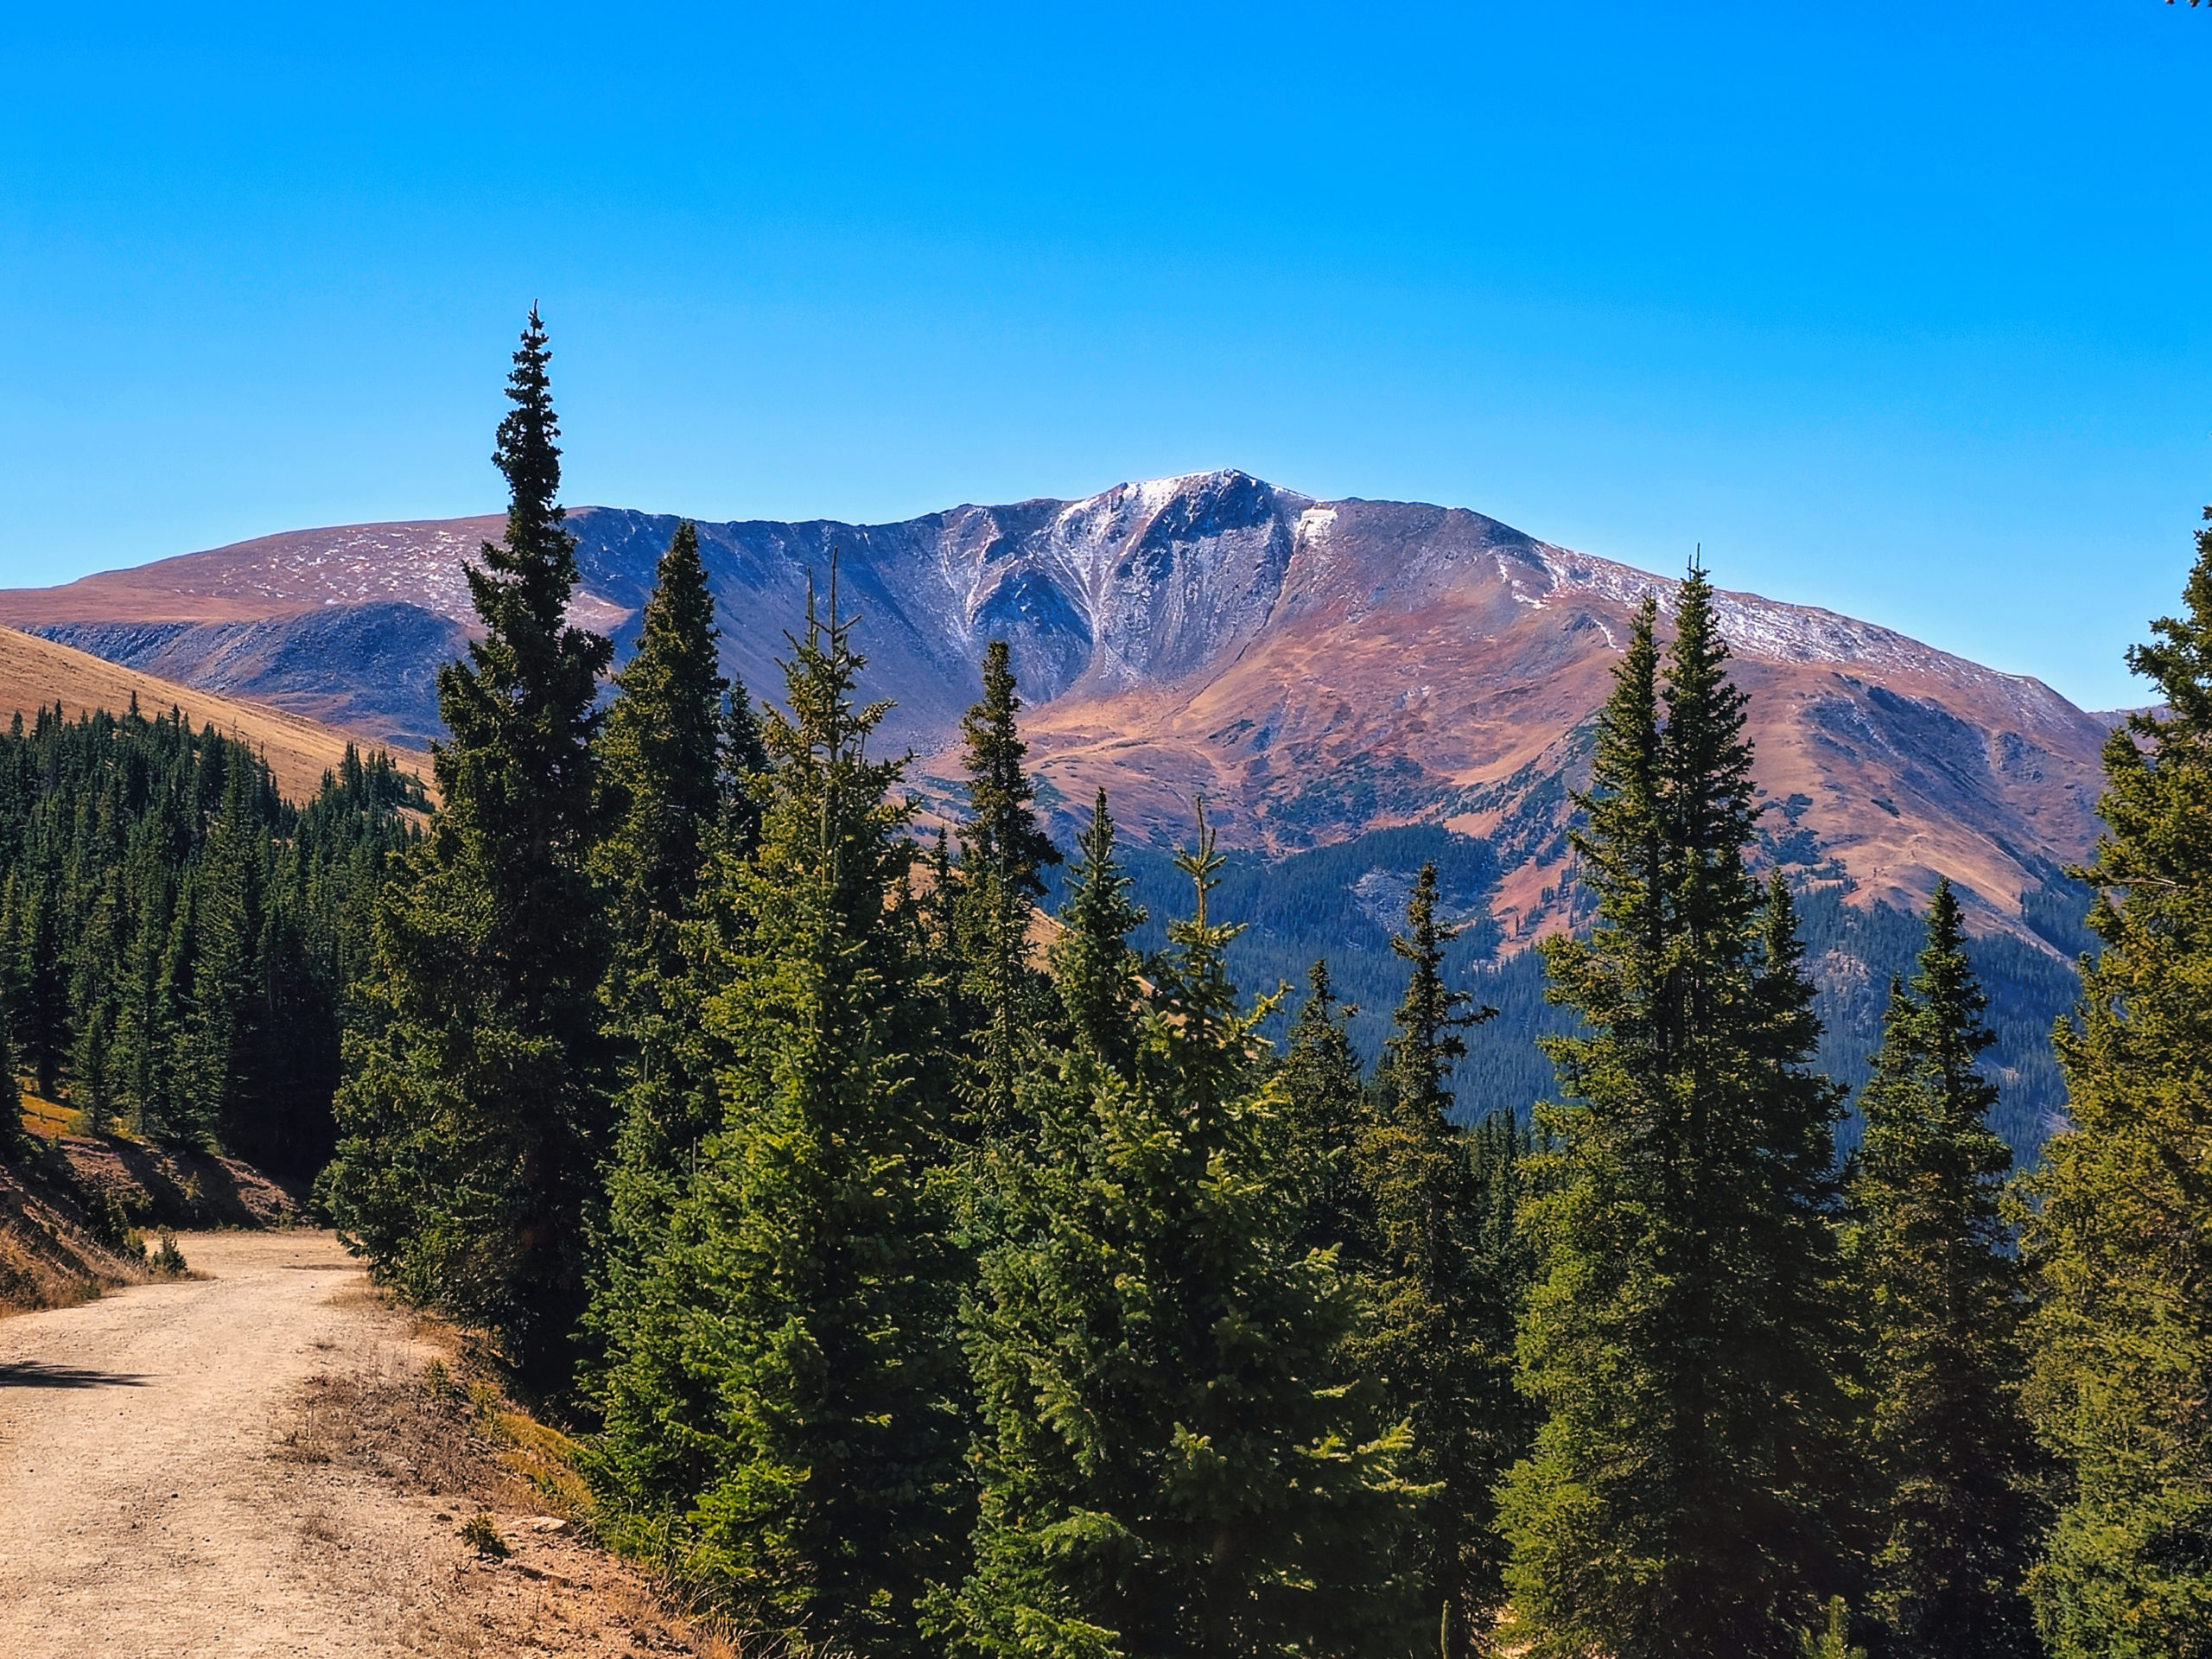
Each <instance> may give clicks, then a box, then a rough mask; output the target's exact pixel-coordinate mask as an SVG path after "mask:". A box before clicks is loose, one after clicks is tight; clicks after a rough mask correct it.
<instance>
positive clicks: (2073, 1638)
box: [2024, 509, 2212, 1659]
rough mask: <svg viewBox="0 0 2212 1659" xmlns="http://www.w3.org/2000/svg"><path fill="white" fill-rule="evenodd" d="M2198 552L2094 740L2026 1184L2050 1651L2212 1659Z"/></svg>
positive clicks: (2211, 1002)
mask: <svg viewBox="0 0 2212 1659" xmlns="http://www.w3.org/2000/svg"><path fill="white" fill-rule="evenodd" d="M2207 517H2208V518H2212V509H2208V510H2207ZM2196 551H2197V556H2196V566H2195V568H2194V569H2192V570H2191V571H2190V577H2189V582H2188V586H2187V588H2186V589H2185V591H2184V595H2183V596H2184V599H2185V601H2186V603H2187V611H2186V614H2184V615H2182V616H2179V617H2166V618H2163V619H2161V620H2159V621H2158V622H2157V623H2156V624H2154V625H2153V632H2154V634H2155V635H2156V638H2155V639H2154V640H2153V641H2152V643H2151V644H2149V645H2139V646H2136V647H2135V648H2133V650H2131V651H2130V652H2129V653H2128V664H2129V666H2130V667H2132V668H2133V669H2134V671H2136V672H2137V673H2139V674H2140V675H2142V676H2143V677H2145V678H2146V679H2148V680H2149V681H2150V682H2151V683H2152V685H2153V686H2154V687H2155V688H2156V689H2157V691H2158V698H2159V700H2160V702H2162V704H2163V707H2162V708H2161V709H2160V710H2159V711H2158V713H2156V714H2153V715H2134V716H2132V717H2131V718H2130V719H2129V720H2128V721H2127V722H2126V724H2125V725H2124V726H2122V727H2121V728H2120V729H2119V730H2117V731H2115V732H2114V733H2113V736H2112V739H2111V741H2109V742H2108V743H2107V746H2106V748H2105V755H2104V764H2105V793H2104V798H2103V801H2102V803H2101V805H2100V807H2099V811H2100V812H2101V815H2102V817H2103V818H2104V821H2105V834H2104V836H2103V837H2102V838H2101V840H2100V841H2099V842H2098V844H2097V849H2096V853H2095V855H2094V858H2093V859H2092V860H2091V861H2090V863H2089V866H2088V868H2087V869H2086V870H2085V871H2083V872H2082V879H2084V880H2088V882H2089V883H2090V884H2091V885H2092V886H2093V887H2094V888H2095V889H2096V891H2097V893H2098V895H2099V896H2098V898H2097V899H2096V901H2095V903H2094V906H2093V908H2092V909H2091V912H2090V916H2089V925H2090V926H2091V927H2092V928H2093V929H2094V931H2095V932H2096V934H2097V937H2098V938H2099V939H2100V940H2101V942H2102V944H2103V949H2102V950H2101V952H2100V953H2099V954H2098V955H2097V957H2095V958H2094V960H2093V961H2091V962H2089V963H2086V964H2085V965H2084V971H2083V974H2082V1003H2081V1009H2080V1012H2079V1013H2078V1014H2076V1016H2075V1020H2074V1021H2073V1022H2071V1023H2066V1022H2062V1023H2061V1025H2060V1027H2059V1029H2058V1032H2057V1036H2056V1044H2057V1049H2058V1058H2059V1063H2060V1065H2062V1066H2063V1068H2064V1071H2065V1074H2066V1080H2067V1085H2068V1090H2069V1116H2070V1122H2069V1125H2068V1127H2067V1128H2066V1129H2065V1130H2064V1131H2063V1133H2061V1134H2059V1135H2054V1136H2052V1137H2051V1139H2050V1140H2049V1141H2046V1142H2045V1143H2044V1149H2043V1164H2042V1167H2041V1168H2040V1169H2039V1170H2037V1172H2036V1173H2035V1174H2034V1175H2033V1176H2032V1177H2031V1179H2030V1181H2029V1191H2030V1192H2031V1195H2032V1197H2033V1198H2034V1199H2035V1200H2036V1203H2037V1208H2036V1209H2035V1211H2033V1212H2032V1213H2031V1215H2030V1216H2029V1217H2028V1218H2027V1227H2026V1230H2025V1234H2024V1246H2025V1249H2026V1254H2027V1257H2028V1260H2029V1262H2031V1265H2032V1266H2033V1268H2034V1269H2035V1270H2036V1274H2037V1280H2038V1281H2039V1287H2040V1290H2041V1298H2042V1299H2041V1301H2040V1303H2039V1305H2038V1306H2037V1312H2036V1313H2035V1314H2034V1316H2033V1318H2032V1319H2031V1321H2030V1324H2029V1344H2030V1351H2031V1354H2032V1355H2033V1360H2032V1370H2031V1378H2030V1387H2029V1392H2028V1403H2029V1408H2030V1411H2031V1416H2032V1418H2033V1421H2034V1424H2035V1428H2036V1433H2037V1436H2038V1437H2039V1438H2040V1439H2041V1440H2043V1442H2044V1445H2045V1446H2048V1447H2049V1448H2050V1451H2051V1452H2052V1453H2054V1454H2055V1455H2056V1457H2057V1458H2058V1459H2059V1460H2060V1463H2061V1465H2062V1467H2063V1471H2064V1472H2065V1474H2066V1476H2067V1490H2066V1492H2065V1495H2064V1498H2063V1503H2062V1506H2061V1508H2060V1510H2059V1514H2058V1518H2057V1522H2056V1527H2055V1528H2054V1529H2052V1531H2051V1534H2050V1540H2049V1543H2048V1546H2047V1550H2046V1554H2045V1555H2044V1559H2043V1560H2042V1561H2041V1563H2040V1564H2039V1565H2038V1566H2037V1567H2036V1569H2035V1571H2034V1574H2033V1576H2032V1578H2031V1581H2030V1592H2031V1596H2032V1599H2033V1600H2034V1604H2035V1609H2036V1618H2037V1624H2038V1625H2039V1627H2040V1628H2041V1630H2042V1632H2043V1635H2044V1640H2045V1641H2046V1642H2047V1643H2049V1644H2050V1649H2051V1651H2052V1652H2053V1654H2055V1655H2056V1656H2057V1659H2088V1656H2090V1655H2097V1656H2100V1659H2104V1656H2111V1659H2152V1656H2154V1655H2156V1656H2160V1659H2203V1656H2205V1655H2208V1654H2212V1551H2208V1549H2207V1548H2206V1540H2207V1539H2208V1538H2212V1479H2208V1471H2212V1413H2208V1412H2207V1409H2206V1400H2207V1398H2208V1395H2212V1294H2208V1287H2212V1186H2208V1185H2207V1179H2206V1173H2205V1172H2206V1170H2207V1169H2208V1167H2212V1165H2208V1158H2209V1157H2212V998H2208V997H2207V996H2206V995H2205V992H2204V987H2205V984H2206V982H2207V980H2208V976H2212V530H2206V531H2199V532H2198V534H2197V547H2196Z"/></svg>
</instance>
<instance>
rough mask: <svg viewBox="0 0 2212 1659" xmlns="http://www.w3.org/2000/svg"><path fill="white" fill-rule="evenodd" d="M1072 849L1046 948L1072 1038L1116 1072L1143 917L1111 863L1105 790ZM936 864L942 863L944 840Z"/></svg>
mask: <svg viewBox="0 0 2212 1659" xmlns="http://www.w3.org/2000/svg"><path fill="white" fill-rule="evenodd" d="M1076 846H1077V859H1076V867H1075V869H1074V872H1073V877H1074V879H1073V880H1071V882H1070V884H1069V893H1068V899H1067V902H1066V903H1065V904H1064V905H1063V906H1061V907H1060V913H1059V918H1058V920H1059V925H1060V931H1059V935H1058V938H1056V939H1054V940H1053V942H1052V984H1053V988H1054V989H1055V990H1056V991H1058V995H1059V1000H1060V1006H1061V1009H1062V1012H1063V1013H1064V1014H1065V1016H1066V1019H1067V1022H1068V1027H1069V1030H1070V1031H1071V1033H1073V1036H1074V1038H1075V1040H1076V1041H1077V1043H1078V1044H1081V1045H1083V1046H1087V1047H1088V1048H1089V1049H1090V1052H1091V1053H1093V1054H1094V1055H1096V1057H1097V1058H1098V1059H1099V1060H1100V1061H1101V1062H1102V1063H1103V1064H1104V1065H1108V1066H1110V1067H1112V1068H1114V1069H1116V1070H1117V1071H1122V1070H1126V1069H1127V1068H1128V1063H1129V1059H1130V1057H1131V1055H1132V1053H1133V1052H1134V1050H1135V1036H1136V1015H1135V1010H1136V1007H1137V1004H1138V988H1137V957H1136V952H1135V951H1134V950H1131V949H1130V948H1129V935H1130V933H1131V932H1132V931H1135V929H1137V928H1139V927H1141V926H1143V925H1144V922H1145V912H1144V906H1141V905H1140V904H1138V903H1137V902H1136V900H1135V899H1133V898H1131V897H1130V881H1129V878H1128V874H1127V873H1126V872H1125V871H1124V870H1123V869H1122V867H1121V866H1120V865H1119V864H1118V863H1116V861H1115V859H1114V820H1113V818H1112V817H1111V816H1110V815H1109V813H1108V812H1107V810H1106V791H1104V790H1103V789H1101V790H1100V791H1098V799H1097V801H1096V804H1093V806H1092V807H1091V810H1090V825H1089V827H1088V828H1086V829H1084V832H1083V834H1082V836H1080V837H1079V838H1078V839H1077V843H1076ZM938 861H939V863H940V864H942V863H943V862H944V842H943V838H942V836H940V837H939V840H938Z"/></svg>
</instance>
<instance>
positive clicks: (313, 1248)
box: [0, 1231, 726, 1659]
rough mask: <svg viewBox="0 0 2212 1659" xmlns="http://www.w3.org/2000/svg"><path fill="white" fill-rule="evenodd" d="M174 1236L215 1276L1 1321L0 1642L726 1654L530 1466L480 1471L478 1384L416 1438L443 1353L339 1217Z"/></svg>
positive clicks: (168, 1651) (143, 1652) (111, 1651)
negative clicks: (378, 1281) (474, 1537)
mask: <svg viewBox="0 0 2212 1659" xmlns="http://www.w3.org/2000/svg"><path fill="white" fill-rule="evenodd" d="M179 1242H180V1243H181V1245H182V1246H183V1249H184V1252H185V1255H186V1257H187V1259H188V1261H189V1262H190V1263H191V1265H192V1267H193V1268H194V1269H195V1270H196V1271H197V1272H198V1273H200V1274H203V1275H205V1276H204V1277H201V1278H198V1279H194V1280H186V1281H168V1282H161V1283H156V1284H151V1285H144V1286H137V1287H131V1288H129V1289H126V1290H123V1291H120V1292H117V1293H114V1294H110V1295H107V1296H105V1297H103V1298H101V1299H100V1300H98V1301H94V1302H90V1303H86V1304H85V1305H84V1306H78V1307H70V1308H60V1309H56V1310H53V1311H49V1312H46V1313H29V1314H25V1315H23V1316H22V1317H20V1318H16V1319H6V1320H0V1654H8V1655H16V1654H22V1655H26V1656H29V1655H38V1656H45V1659H75V1656H79V1655H100V1656H129V1659H138V1656H153V1655H160V1656H163V1659H183V1656H202V1655H205V1656H216V1655H220V1656H224V1659H231V1656H261V1655H288V1656H289V1655H300V1656H316V1659H321V1656H337V1655H356V1654H392V1653H429V1654H486V1655H491V1654H500V1655H505V1654H513V1653H523V1652H546V1653H559V1654H579V1655H581V1654H592V1655H598V1654H641V1653H645V1652H652V1651H658V1652H664V1653H666V1652H679V1653H682V1652H694V1651H711V1650H713V1649H712V1648H711V1647H710V1648H709V1649H696V1648H695V1647H694V1646H693V1645H692V1643H690V1641H689V1640H688V1639H686V1638H685V1637H683V1633H682V1630H681V1629H680V1627H678V1626H677V1625H675V1624H671V1623H670V1622H667V1621H665V1620H664V1619H662V1618H659V1617H658V1613H657V1610H656V1606H655V1604H654V1602H653V1600H652V1597H651V1596H650V1595H649V1594H648V1593H647V1592H646V1591H645V1586H643V1585H642V1583H641V1582H640V1581H639V1580H638V1578H637V1577H636V1575H635V1574H633V1573H631V1572H630V1571H629V1570H628V1569H626V1568H625V1567H622V1566H621V1565H620V1564H619V1563H617V1562H615V1561H613V1560H612V1559H611V1558H609V1557H607V1555H605V1554H602V1553H601V1552H600V1551H598V1550H596V1549H595V1548H592V1547H591V1546H590V1545H588V1544H587V1543H585V1542H582V1541H580V1540H578V1539H577V1538H575V1536H573V1535H571V1533H570V1530H569V1529H567V1528H565V1527H564V1526H563V1522H562V1521H561V1520H560V1518H559V1517H558V1516H556V1515H554V1514H552V1513H550V1509H551V1506H550V1505H549V1504H547V1503H542V1502H536V1501H533V1500H532V1498H531V1496H530V1494H529V1492H528V1489H527V1484H526V1483H518V1482H516V1481H513V1480H507V1481H505V1482H499V1481H493V1483H492V1484H489V1485H486V1484H485V1483H484V1482H483V1481H482V1480H481V1479H478V1480H477V1481H476V1484H474V1486H473V1487H472V1485H471V1479H470V1474H469V1470H468V1468H467V1466H466V1465H467V1463H468V1457H469V1454H468V1453H467V1451H466V1449H465V1448H462V1447H461V1446H459V1445H458V1442H457V1440H455V1437H459V1439H462V1440H465V1439H467V1437H468V1435H469V1433H470V1432H471V1431H470V1430H469V1429H468V1428H467V1427H466V1425H467V1423H468V1422H469V1421H472V1420H471V1419H470V1418H469V1416H468V1409H467V1403H466V1402H465V1401H462V1402H461V1404H460V1405H459V1407H458V1408H457V1410H458V1413H459V1421H461V1423H462V1424H463V1427H461V1428H457V1429H455V1428H450V1427H448V1429H445V1430H440V1431H436V1432H433V1433H430V1435H429V1440H430V1441H431V1442H437V1441H438V1440H439V1435H440V1434H441V1433H442V1434H443V1435H444V1436H445V1438H446V1440H454V1441H455V1443H454V1444H453V1445H444V1446H442V1445H441V1444H435V1443H434V1444H429V1446H428V1449H427V1451H426V1450H425V1443H424V1441H423V1433H424V1432H425V1431H424V1428H423V1423H424V1422H425V1421H428V1418H427V1417H426V1415H425V1408H423V1407H422V1406H421V1405H420V1403H419V1402H423V1401H426V1400H427V1401H430V1402H433V1403H435V1401H436V1399H437V1398H438V1396H435V1395H432V1394H430V1393H429V1392H427V1391H426V1390H425V1389H424V1385H423V1376H424V1368H425V1367H426V1366H428V1365H429V1363H431V1362H432V1361H433V1360H436V1359H439V1357H440V1356H439V1351H438V1350H437V1348H436V1346H435V1344H434V1343H432V1342H429V1341H426V1340H425V1338H424V1337H423V1333H422V1332H421V1330H420V1328H419V1327H417V1326H416V1324H415V1322H414V1321H413V1320H412V1319H409V1318H408V1317H406V1316H404V1315H403V1314H400V1313H395V1312H393V1311H392V1310H391V1309H389V1308H387V1307H386V1306H384V1305H383V1304H382V1303H381V1302H379V1301H378V1300H377V1299H376V1298H374V1297H373V1296H372V1295H371V1294H369V1292H368V1290H367V1288H366V1285H365V1280H364V1278H363V1275H362V1274H360V1272H359V1269H358V1268H356V1267H355V1265H354V1264H353V1262H352V1261H351V1260H350V1259H349V1258H347V1257H346V1255H345V1254H344V1253H343V1252H342V1251H341V1250H340V1249H339V1248H338V1246H337V1244H336V1243H335V1241H334V1240H333V1239H332V1238H331V1236H329V1235H328V1234H327V1233H313V1232H303V1231H292V1232H277V1233H202V1234H186V1235H183V1236H181V1239H180V1241H179ZM441 1363H442V1362H441ZM439 1375H440V1373H438V1372H435V1371H432V1372H430V1373H429V1376H432V1377H435V1376H439ZM453 1417H454V1414H453V1413H448V1414H446V1420H447V1421H449V1420H451V1419H452V1418H453ZM410 1436H411V1437H412V1438H411V1439H410ZM401 1442H404V1444H403V1443H401ZM478 1473H479V1474H480V1473H481V1468H480V1466H479V1469H478ZM487 1494H489V1495H490V1497H489V1501H488V1502H487V1501H486V1495H487ZM480 1507H488V1508H490V1510H491V1512H492V1516H493V1522H494V1524H495V1526H496V1528H497V1529H498V1532H499V1535H500V1536H501V1538H502V1539H504V1540H505V1541H506V1542H507V1543H508V1544H509V1545H510V1546H511V1547H512V1552H513V1553H512V1556H511V1557H510V1558H509V1559H507V1560H491V1559H487V1558H486V1557H484V1556H481V1555H480V1554H478V1553H477V1552H476V1551H475V1550H474V1549H473V1548H471V1547H470V1546H469V1545H468V1544H467V1543H465V1542H464V1541H462V1539H461V1536H460V1527H461V1524H462V1523H465V1522H467V1521H468V1520H469V1519H470V1518H471V1516H474V1514H475V1513H476V1511H477V1510H478V1509H479V1508H480ZM725 1651H726V1650H725Z"/></svg>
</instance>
